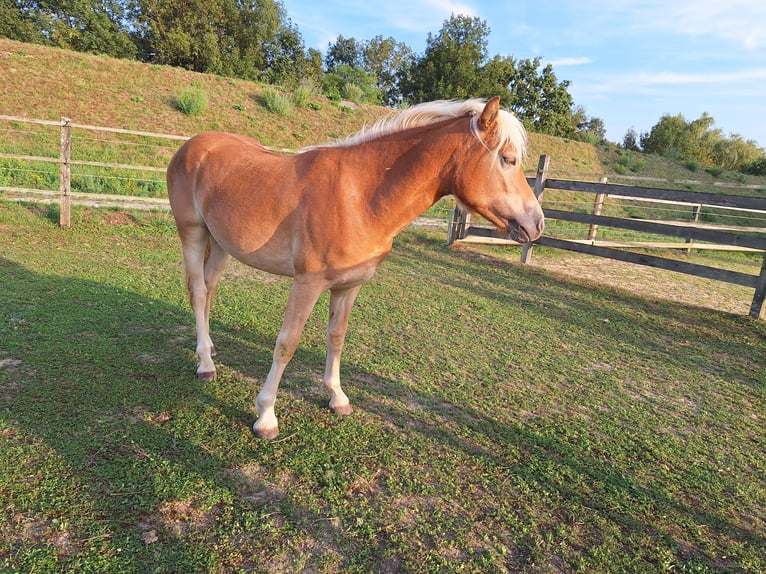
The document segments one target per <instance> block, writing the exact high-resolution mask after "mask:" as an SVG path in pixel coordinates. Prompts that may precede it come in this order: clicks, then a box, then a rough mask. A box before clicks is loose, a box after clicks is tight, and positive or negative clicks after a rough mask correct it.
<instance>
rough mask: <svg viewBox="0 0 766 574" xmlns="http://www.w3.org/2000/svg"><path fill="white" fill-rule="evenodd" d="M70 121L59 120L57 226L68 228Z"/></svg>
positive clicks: (70, 179)
mask: <svg viewBox="0 0 766 574" xmlns="http://www.w3.org/2000/svg"><path fill="white" fill-rule="evenodd" d="M71 123H72V120H70V119H69V118H61V170H60V177H59V180H60V181H59V189H60V190H61V207H60V213H59V225H61V227H69V225H70V224H71V215H70V214H71V208H72V196H71V195H70V191H71V190H72V185H71V183H72V168H71V164H70V162H71V160H72V126H71Z"/></svg>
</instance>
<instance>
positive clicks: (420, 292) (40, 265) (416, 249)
mask: <svg viewBox="0 0 766 574" xmlns="http://www.w3.org/2000/svg"><path fill="white" fill-rule="evenodd" d="M57 220H58V218H57V214H56V213H52V212H49V211H47V208H41V207H26V206H20V205H17V204H12V203H2V202H0V238H2V240H1V242H2V247H3V249H2V254H0V286H1V287H2V288H0V326H1V327H0V328H2V334H3V336H2V337H0V436H2V440H0V493H2V501H3V504H2V505H1V506H0V512H2V516H0V570H2V571H3V572H24V573H27V572H77V573H80V572H110V573H114V572H129V573H133V572H135V573H146V572H178V573H180V572H183V573H188V572H227V573H228V572H276V573H282V572H284V573H287V572H360V573H361V572H365V573H366V572H418V573H420V572H439V573H441V572H530V573H549V572H550V573H555V572H588V573H593V572H641V573H644V572H650V573H651V572H686V573H692V572H693V573H705V572H750V573H756V572H763V571H765V570H766V552H764V549H765V548H766V535H765V534H764V533H765V532H766V510H765V509H766V478H765V477H766V435H764V432H763V429H764V426H765V425H764V413H765V412H766V325H765V324H764V322H762V321H756V320H753V319H750V318H748V317H744V316H740V315H733V314H728V313H724V312H720V311H715V310H711V309H708V308H703V307H695V306H692V305H688V304H677V303H673V302H670V301H667V300H663V299H659V298H652V297H645V296H644V297H642V296H639V295H636V294H633V293H631V292H628V291H625V290H620V289H616V288H606V287H604V286H602V285H600V284H598V283H595V282H589V281H587V280H577V279H574V278H567V279H565V278H563V277H562V276H561V275H560V274H558V273H555V272H552V271H549V270H546V269H543V268H540V267H534V266H526V267H522V266H520V265H518V264H514V263H510V262H508V261H504V260H501V259H500V258H499V257H498V256H496V254H495V251H496V250H493V249H491V248H486V249H484V248H481V247H472V248H471V249H470V250H469V249H465V248H461V249H452V250H451V249H448V248H446V247H445V246H444V236H443V233H438V234H437V233H436V232H434V231H431V230H429V229H427V228H412V227H411V228H409V229H408V230H406V231H405V232H404V233H403V234H402V235H401V236H400V237H399V238H398V239H397V242H396V245H395V248H394V252H393V253H392V255H391V257H390V258H389V260H388V261H386V262H385V263H384V264H383V265H382V266H381V268H380V270H379V272H378V275H377V276H376V277H375V278H374V279H373V280H372V281H371V282H370V283H369V284H368V285H367V286H366V287H365V288H364V289H363V291H362V294H361V295H360V298H359V301H358V302H357V305H356V307H355V309H354V312H353V313H352V318H351V326H350V329H349V336H348V341H347V345H346V349H345V352H344V364H343V367H342V376H343V378H344V381H345V385H344V388H345V390H346V392H347V394H348V395H349V396H350V398H351V401H352V404H353V405H354V406H355V408H356V412H355V413H354V414H353V415H351V416H348V417H336V416H334V415H332V413H330V412H329V410H327V409H326V406H325V403H326V398H325V396H324V393H323V391H322V390H321V373H322V370H323V361H324V339H325V334H324V325H325V316H326V314H327V301H326V299H322V300H321V301H320V304H319V306H318V308H317V309H316V310H315V313H314V315H312V318H311V319H310V321H309V324H308V326H307V329H306V332H305V333H304V336H303V339H302V342H301V345H300V348H299V351H298V353H297V354H296V356H295V358H294V360H293V362H292V363H291V364H290V366H289V367H288V370H287V372H286V374H285V378H284V379H283V384H282V388H281V391H280V395H279V400H278V402H277V415H278V416H279V417H280V428H281V430H282V434H281V435H280V437H279V438H278V439H277V440H275V441H272V442H265V441H259V440H257V439H255V438H254V437H253V436H252V434H251V432H250V425H251V423H252V421H253V416H254V415H253V409H252V404H253V400H254V397H255V393H256V391H257V389H258V386H259V384H260V383H261V382H262V381H263V378H264V376H265V374H266V372H267V370H268V367H269V364H270V360H271V353H272V346H273V342H274V338H275V335H276V332H277V330H278V329H279V324H280V321H281V314H282V311H283V306H284V303H285V298H286V294H287V290H288V288H289V283H288V282H287V281H286V280H284V279H280V278H275V277H272V276H268V275H266V274H263V273H260V272H257V271H255V270H252V269H249V268H246V267H244V266H241V265H238V264H232V265H231V266H230V267H229V269H228V270H227V272H226V274H225V279H224V281H223V283H222V285H221V287H220V289H219V298H218V302H217V305H216V307H215V309H214V317H213V322H212V329H213V337H214V340H215V341H216V343H217V347H218V350H219V356H218V357H217V362H218V365H219V378H218V379H217V380H216V381H214V382H211V383H200V382H198V381H197V380H196V379H195V377H194V369H195V367H196V360H195V356H194V354H193V347H194V339H193V334H192V323H193V321H192V316H191V312H190V310H189V308H188V305H187V303H186V301H185V293H184V290H183V287H182V281H181V274H182V269H181V266H180V256H179V251H180V250H179V245H178V241H177V239H176V237H175V231H174V226H173V223H172V220H171V219H170V216H169V215H162V214H150V213H143V214H140V213H125V212H115V211H104V210H95V211H83V210H81V209H76V210H75V211H74V213H73V223H74V225H73V227H72V228H71V229H68V230H63V229H60V228H59V227H58V226H57V225H56V221H57Z"/></svg>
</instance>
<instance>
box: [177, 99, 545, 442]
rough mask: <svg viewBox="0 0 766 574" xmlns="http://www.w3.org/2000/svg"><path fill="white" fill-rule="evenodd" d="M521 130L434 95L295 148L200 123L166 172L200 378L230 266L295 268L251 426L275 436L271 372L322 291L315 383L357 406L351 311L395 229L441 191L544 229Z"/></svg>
mask: <svg viewBox="0 0 766 574" xmlns="http://www.w3.org/2000/svg"><path fill="white" fill-rule="evenodd" d="M525 153H526V131H525V130H524V127H523V125H522V124H521V122H519V120H518V119H517V118H516V117H515V116H514V115H513V114H511V113H510V112H508V111H505V110H502V109H500V98H499V97H495V98H492V99H489V100H481V99H471V100H466V101H436V102H429V103H425V104H419V105H415V106H412V107H409V108H407V109H405V110H404V111H399V112H397V113H393V114H392V115H390V116H387V117H385V118H383V119H381V120H379V121H377V122H376V123H374V124H373V125H371V126H369V127H367V128H364V129H362V130H361V131H360V132H359V133H357V134H355V135H353V136H350V137H348V138H347V139H345V140H341V141H338V142H334V143H330V144H327V145H322V146H312V147H308V148H305V149H303V150H301V151H300V152H299V153H297V154H296V155H293V156H287V155H280V154H276V153H273V152H270V151H268V150H267V149H266V148H265V147H264V146H262V145H261V144H260V143H258V142H257V141H256V140H254V139H251V138H248V137H245V136H241V135H234V134H228V133H221V132H208V133H202V134H199V135H197V136H194V137H193V138H191V139H189V140H188V141H187V142H186V143H184V144H183V146H182V147H181V148H180V149H179V150H178V151H177V152H176V153H175V154H174V156H173V158H172V159H171V161H170V163H169V165H168V169H167V184H168V196H169V199H170V205H171V209H172V212H173V216H174V218H175V222H176V227H177V230H178V235H179V238H180V241H181V249H182V256H183V262H184V267H185V274H186V286H187V289H188V295H189V300H190V303H191V307H192V309H193V312H194V320H195V327H196V335H197V346H196V354H197V355H198V357H199V367H198V368H197V377H198V378H199V380H201V381H210V380H213V379H214V378H215V376H216V369H215V364H214V363H213V359H212V357H213V356H214V355H215V347H214V345H213V341H212V340H211V338H210V327H209V320H210V308H211V305H212V302H213V297H214V295H215V290H216V284H217V282H218V279H219V276H220V274H221V272H222V271H223V269H224V267H225V265H226V264H227V262H228V261H229V260H230V258H231V257H235V258H236V259H238V260H239V261H241V262H243V263H244V264H246V265H249V266H252V267H255V268H258V269H261V270H264V271H267V272H270V273H273V274H277V275H284V276H289V277H292V278H293V282H292V286H291V288H290V293H289V296H288V300H287V306H286V309H285V313H284V321H283V323H282V327H281V329H280V331H279V334H278V335H277V339H276V344H275V347H274V353H273V361H272V364H271V368H270V370H269V373H268V375H267V377H266V380H265V382H264V385H263V387H262V389H261V391H260V392H259V393H258V395H257V397H256V401H255V410H256V413H257V415H258V416H257V419H256V421H255V423H254V424H253V432H254V433H255V435H256V436H257V437H260V438H264V439H271V438H275V437H276V436H277V435H278V434H279V426H278V421H277V417H276V415H275V413H274V405H275V402H276V396H277V389H278V387H279V382H280V379H281V378H282V374H283V372H284V370H285V367H286V366H287V364H288V363H289V361H290V359H291V358H292V356H293V353H294V352H295V350H296V347H297V345H298V343H299V338H300V335H301V333H302V331H303V328H304V325H305V323H306V320H307V319H308V317H309V314H310V313H311V310H312V309H313V307H314V305H315V303H316V302H317V300H318V299H319V297H320V295H321V294H322V293H324V292H325V291H328V290H329V292H330V313H329V321H328V327H327V362H326V364H325V372H324V377H323V384H324V386H325V388H326V389H327V391H328V392H329V395H330V404H329V406H330V409H332V410H333V411H334V412H335V413H338V414H349V413H351V412H352V408H351V404H350V402H349V399H348V397H347V396H346V394H345V393H344V392H343V389H342V388H341V383H340V356H341V351H342V349H343V344H344V340H345V336H346V329H347V326H348V318H349V312H350V311H351V307H352V306H353V304H354V301H355V299H356V297H357V295H358V294H359V290H360V288H361V286H362V285H363V284H364V283H365V282H366V281H368V280H369V279H370V278H371V277H372V276H373V274H374V273H375V271H376V269H377V268H378V266H379V265H380V263H381V262H382V261H383V260H384V259H385V258H386V257H387V256H388V254H389V252H390V251H391V248H392V246H393V240H394V237H395V236H396V235H397V234H398V233H399V232H400V231H401V230H402V229H404V228H405V227H406V226H407V225H409V224H410V223H411V222H412V221H413V220H414V219H415V218H416V217H418V216H419V215H420V214H422V213H423V212H424V211H426V210H427V209H428V208H429V207H430V206H432V205H433V204H434V203H436V202H437V201H438V200H439V199H441V198H442V197H444V196H446V195H449V194H452V195H454V197H455V199H456V202H457V203H458V204H459V205H461V206H462V207H464V208H466V209H468V210H469V211H470V212H472V213H475V214H478V215H480V216H482V217H484V218H485V219H487V220H488V221H490V222H491V223H492V224H494V226H495V227H496V228H497V229H498V230H499V231H501V232H503V233H504V234H506V236H508V237H509V238H511V239H513V240H516V241H518V242H520V243H527V242H531V241H534V240H535V239H537V238H538V237H539V236H540V235H541V234H542V231H543V226H544V218H543V212H542V209H541V207H540V204H539V202H538V201H537V198H536V197H535V195H534V194H533V192H532V190H531V189H530V188H529V185H528V184H527V181H526V178H525V176H524V173H523V170H522V161H523V160H524V157H525Z"/></svg>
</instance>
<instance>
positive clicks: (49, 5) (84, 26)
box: [0, 0, 136, 58]
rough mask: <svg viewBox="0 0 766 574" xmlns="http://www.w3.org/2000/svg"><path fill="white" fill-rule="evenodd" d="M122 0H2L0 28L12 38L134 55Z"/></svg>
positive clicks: (99, 52)
mask: <svg viewBox="0 0 766 574" xmlns="http://www.w3.org/2000/svg"><path fill="white" fill-rule="evenodd" d="M126 17H127V7H126V4H125V1H121V0H55V1H51V0H16V2H12V1H10V0H2V4H0V27H2V28H1V29H0V31H1V32H2V34H3V35H4V36H6V37H9V38H14V39H17V40H22V41H27V42H29V41H31V42H37V43H41V44H46V45H49V46H56V47H58V48H65V49H69V50H76V51H79V52H91V53H95V54H106V55H109V56H114V57H117V58H132V57H134V56H135V55H136V46H135V44H134V42H133V40H132V38H131V36H130V34H129V32H128V31H127V29H126V28H125V25H124V22H125V19H126Z"/></svg>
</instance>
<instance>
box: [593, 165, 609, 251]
mask: <svg viewBox="0 0 766 574" xmlns="http://www.w3.org/2000/svg"><path fill="white" fill-rule="evenodd" d="M607 181H609V180H608V179H607V177H606V176H602V177H601V178H600V179H599V180H598V182H599V183H606V182H607ZM604 195H605V194H603V193H597V194H596V199H595V201H594V202H593V215H601V208H602V207H603V206H604ZM597 232H598V224H597V223H591V224H590V229H589V230H588V239H589V240H590V241H593V240H594V239H596V233H597Z"/></svg>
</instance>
